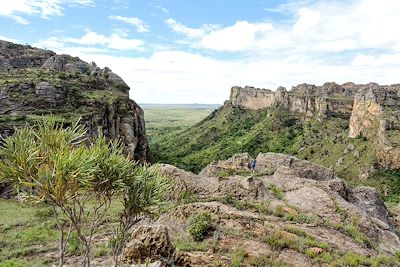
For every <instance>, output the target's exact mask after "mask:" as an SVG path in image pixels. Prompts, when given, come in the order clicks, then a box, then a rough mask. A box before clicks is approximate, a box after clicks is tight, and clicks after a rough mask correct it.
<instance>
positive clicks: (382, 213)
mask: <svg viewBox="0 0 400 267" xmlns="http://www.w3.org/2000/svg"><path fill="white" fill-rule="evenodd" d="M349 201H350V202H352V203H353V204H355V205H356V206H357V207H359V208H360V209H362V210H364V211H366V212H367V214H368V215H370V216H371V217H374V218H377V219H379V220H381V221H383V222H385V223H388V222H389V212H388V210H387V209H386V207H385V204H384V203H383V201H382V199H381V198H380V197H379V195H378V192H377V191H376V189H375V188H372V187H368V186H362V187H357V188H355V189H352V190H350V191H349Z"/></svg>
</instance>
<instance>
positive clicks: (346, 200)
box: [151, 153, 400, 266]
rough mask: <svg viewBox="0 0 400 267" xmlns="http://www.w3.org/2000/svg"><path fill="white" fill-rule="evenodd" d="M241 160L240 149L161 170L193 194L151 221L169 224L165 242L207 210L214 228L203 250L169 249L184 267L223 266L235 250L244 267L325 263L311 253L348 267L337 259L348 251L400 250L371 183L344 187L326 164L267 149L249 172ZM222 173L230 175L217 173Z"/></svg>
mask: <svg viewBox="0 0 400 267" xmlns="http://www.w3.org/2000/svg"><path fill="white" fill-rule="evenodd" d="M248 159H250V158H249V156H248V154H247V153H246V154H239V155H235V156H234V157H233V158H231V159H228V160H226V161H219V162H214V163H213V164H212V165H209V166H207V167H206V168H205V169H204V170H203V171H202V172H201V174H200V175H195V174H192V173H189V172H185V171H181V170H179V169H177V168H175V167H172V166H170V165H162V166H161V167H160V168H161V170H162V171H163V172H164V174H167V175H169V176H170V177H171V179H172V180H173V181H174V182H173V184H174V185H175V184H176V183H175V182H176V181H179V182H180V185H184V186H182V187H180V190H181V191H184V190H189V191H190V192H191V193H192V195H191V198H190V201H189V203H187V202H188V199H185V201H181V202H179V203H180V204H178V205H177V206H175V207H173V208H171V209H170V210H168V211H167V212H165V213H164V214H162V215H161V216H160V217H159V219H158V220H157V222H156V224H157V225H163V226H165V227H166V228H167V229H168V232H169V236H170V238H171V240H172V243H173V244H177V242H178V241H179V242H178V243H180V244H182V242H183V241H182V240H187V241H185V242H189V243H190V240H191V236H190V234H189V231H188V229H189V227H190V220H191V218H192V216H193V214H196V213H200V212H207V213H209V214H210V215H211V218H212V221H213V228H214V230H213V231H212V232H210V233H209V234H208V235H207V237H206V240H205V241H204V242H203V243H202V244H203V245H205V246H208V247H206V248H205V249H204V248H202V247H201V248H200V247H199V249H196V247H194V248H192V249H190V251H187V252H185V251H176V252H175V253H176V254H175V257H174V259H175V260H176V259H177V257H179V259H180V260H182V261H183V260H184V265H187V266H213V264H217V263H219V264H220V266H230V264H231V263H232V260H233V256H232V255H234V251H236V250H237V249H239V250H241V251H242V255H244V256H243V257H244V258H243V260H242V264H244V265H243V266H249V265H250V262H255V261H258V260H260V259H263V264H264V265H261V266H270V265H272V266H274V264H277V263H279V264H280V265H282V266H292V265H293V266H330V264H332V262H328V260H327V261H325V260H322V261H315V260H314V259H315V258H314V256H313V255H314V254H315V253H316V254H324V255H327V254H329V255H330V256H329V257H331V260H332V261H333V260H335V262H336V264H337V265H338V266H347V265H348V264H349V263H346V262H341V260H342V259H344V258H345V257H344V256H345V255H346V254H347V253H356V254H361V255H364V256H366V257H376V256H377V255H382V254H383V255H385V254H386V255H387V256H389V257H390V256H391V255H394V254H395V253H396V252H397V251H399V250H400V240H399V237H398V236H397V235H396V234H395V232H394V229H393V225H392V222H391V221H390V218H389V216H388V212H387V209H386V207H385V205H384V204H383V202H382V200H381V199H380V198H379V196H378V194H377V193H376V191H375V190H374V189H373V188H368V187H359V188H355V189H349V188H348V187H347V186H346V183H345V182H344V181H343V180H341V179H340V178H338V177H336V176H335V175H334V174H333V173H332V171H331V170H330V169H327V168H324V167H322V166H319V165H315V164H312V163H310V162H307V161H303V160H299V159H297V158H295V157H291V156H285V155H282V154H274V153H267V154H260V155H258V157H257V162H258V170H257V173H256V175H255V176H253V177H252V176H251V173H250V171H249V170H248V169H246V167H245V164H244V163H245V162H246V161H247V160H248ZM266 169H273V170H274V172H271V173H266V172H265V170H266ZM228 170H230V171H231V172H230V173H231V174H230V175H229V176H227V177H221V175H220V173H221V171H228ZM246 170H247V172H246ZM172 191H176V188H173V189H172ZM181 200H182V199H181ZM185 203H186V204H185ZM310 240H311V241H310ZM185 242H183V243H185ZM207 244H209V245H207ZM280 244H286V245H282V246H281V245H280ZM313 253H314V254H313ZM178 254H179V255H178ZM151 258H154V259H157V258H156V257H154V256H151ZM182 264H183V263H182Z"/></svg>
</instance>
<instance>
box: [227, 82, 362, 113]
mask: <svg viewBox="0 0 400 267" xmlns="http://www.w3.org/2000/svg"><path fill="white" fill-rule="evenodd" d="M359 88H360V85H355V84H350V83H347V84H344V85H338V84H336V83H325V84H324V85H322V86H319V87H317V86H315V85H310V84H300V85H298V86H296V87H293V88H292V89H291V90H290V91H287V90H286V88H284V87H279V88H278V89H277V90H276V91H275V92H274V91H271V90H269V89H259V88H254V87H245V88H241V87H232V89H231V96H230V103H231V104H232V105H233V106H236V107H239V108H244V109H250V110H258V109H264V108H270V107H276V106H281V107H284V108H286V109H288V110H289V111H292V112H299V113H304V114H306V115H319V116H344V117H349V116H350V114H351V111H352V106H353V97H354V95H355V93H356V91H357V90H358V89H359Z"/></svg>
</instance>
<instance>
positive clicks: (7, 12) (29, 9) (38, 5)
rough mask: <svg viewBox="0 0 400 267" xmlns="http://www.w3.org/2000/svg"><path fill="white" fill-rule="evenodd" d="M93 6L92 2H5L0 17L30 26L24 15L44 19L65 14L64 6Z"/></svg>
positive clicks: (34, 0) (83, 0) (66, 0)
mask: <svg viewBox="0 0 400 267" xmlns="http://www.w3.org/2000/svg"><path fill="white" fill-rule="evenodd" d="M67 4H76V5H80V6H93V5H94V3H93V1H92V0H10V1H9V0H3V1H1V8H0V16H5V17H9V18H11V19H14V20H15V21H16V22H17V23H19V24H22V25H27V24H29V21H28V20H27V19H25V18H24V17H23V15H37V16H40V17H42V18H44V19H49V18H50V17H52V16H61V15H62V14H63V5H67Z"/></svg>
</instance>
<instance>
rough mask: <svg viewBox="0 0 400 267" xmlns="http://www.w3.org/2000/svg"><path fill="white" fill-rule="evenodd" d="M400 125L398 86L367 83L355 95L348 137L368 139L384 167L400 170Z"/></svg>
mask: <svg viewBox="0 0 400 267" xmlns="http://www.w3.org/2000/svg"><path fill="white" fill-rule="evenodd" d="M399 123H400V85H391V86H379V85H378V84H368V85H367V86H365V87H364V88H362V89H361V90H359V92H358V93H357V94H356V96H355V99H354V106H353V112H352V115H351V118H350V133H349V136H350V137H351V138H355V137H358V136H364V137H367V138H369V139H370V140H371V141H372V142H373V143H374V148H375V151H376V154H377V156H378V160H379V163H380V164H381V165H382V166H384V167H388V168H393V169H399V168H400V131H399V130H400V124H399Z"/></svg>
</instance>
